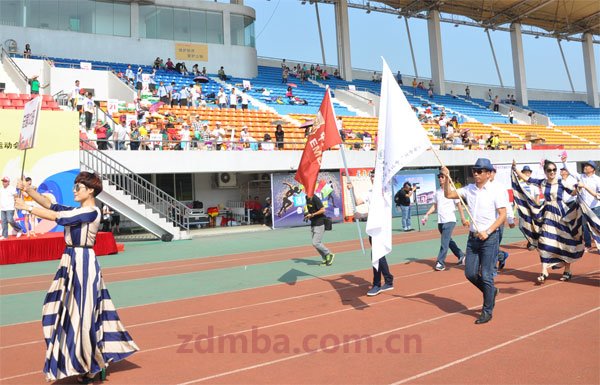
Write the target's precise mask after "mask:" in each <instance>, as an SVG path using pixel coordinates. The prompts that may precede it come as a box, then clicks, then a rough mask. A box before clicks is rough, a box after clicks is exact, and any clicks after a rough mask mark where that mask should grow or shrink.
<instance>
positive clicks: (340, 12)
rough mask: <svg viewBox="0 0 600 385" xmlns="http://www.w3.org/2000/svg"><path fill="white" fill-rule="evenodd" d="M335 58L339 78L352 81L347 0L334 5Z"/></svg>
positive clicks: (339, 0)
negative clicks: (336, 59)
mask: <svg viewBox="0 0 600 385" xmlns="http://www.w3.org/2000/svg"><path fill="white" fill-rule="evenodd" d="M334 11H335V33H336V40H337V58H338V67H339V71H340V76H341V77H342V79H344V80H346V81H348V82H351V81H352V57H351V55H350V25H349V22H348V0H338V1H337V2H335V4H334Z"/></svg>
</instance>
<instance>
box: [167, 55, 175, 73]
mask: <svg viewBox="0 0 600 385" xmlns="http://www.w3.org/2000/svg"><path fill="white" fill-rule="evenodd" d="M165 69H166V70H167V71H175V65H173V62H172V61H171V58H168V59H167V63H166V64H165Z"/></svg>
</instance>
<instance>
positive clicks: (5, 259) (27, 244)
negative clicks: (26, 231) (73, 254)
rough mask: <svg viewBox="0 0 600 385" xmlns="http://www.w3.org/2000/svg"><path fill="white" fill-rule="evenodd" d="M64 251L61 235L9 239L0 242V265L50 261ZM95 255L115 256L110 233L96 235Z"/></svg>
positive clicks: (114, 247)
mask: <svg viewBox="0 0 600 385" xmlns="http://www.w3.org/2000/svg"><path fill="white" fill-rule="evenodd" d="M64 250H65V239H64V237H63V233H47V234H43V235H38V236H37V237H32V238H27V237H26V236H22V237H21V238H17V237H14V236H12V237H10V238H8V239H5V240H2V241H0V265H8V264H11V263H25V262H37V261H50V260H54V259H60V257H61V255H62V253H63V251H64ZM94 251H95V252H96V255H108V254H117V253H118V249H117V243H116V242H115V238H114V237H113V235H112V233H102V232H100V233H98V235H97V236H96V246H94Z"/></svg>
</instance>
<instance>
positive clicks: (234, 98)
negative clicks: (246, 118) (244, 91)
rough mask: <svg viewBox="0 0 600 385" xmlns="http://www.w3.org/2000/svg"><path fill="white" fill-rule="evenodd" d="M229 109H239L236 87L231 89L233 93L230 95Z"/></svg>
mask: <svg viewBox="0 0 600 385" xmlns="http://www.w3.org/2000/svg"><path fill="white" fill-rule="evenodd" d="M229 108H233V109H234V110H235V109H236V108H237V91H236V90H235V87H233V88H232V89H231V93H230V94H229Z"/></svg>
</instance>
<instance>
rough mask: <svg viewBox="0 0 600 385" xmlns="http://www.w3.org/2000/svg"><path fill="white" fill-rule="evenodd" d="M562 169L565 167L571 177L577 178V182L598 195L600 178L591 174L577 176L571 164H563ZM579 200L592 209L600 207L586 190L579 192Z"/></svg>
mask: <svg viewBox="0 0 600 385" xmlns="http://www.w3.org/2000/svg"><path fill="white" fill-rule="evenodd" d="M563 167H566V169H567V170H568V171H569V174H571V176H573V177H575V178H577V180H579V181H581V183H583V184H585V185H586V186H588V187H589V188H591V189H592V190H594V191H595V192H596V194H598V193H600V176H598V175H596V174H592V175H591V176H587V175H585V174H578V173H577V169H576V168H574V167H573V165H572V164H566V163H563ZM569 187H571V186H569ZM581 198H582V199H583V201H584V202H585V203H587V205H588V206H590V208H592V209H593V208H596V207H600V201H599V200H598V199H596V197H595V196H593V195H592V194H590V193H589V192H588V191H587V190H586V189H582V190H581Z"/></svg>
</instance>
